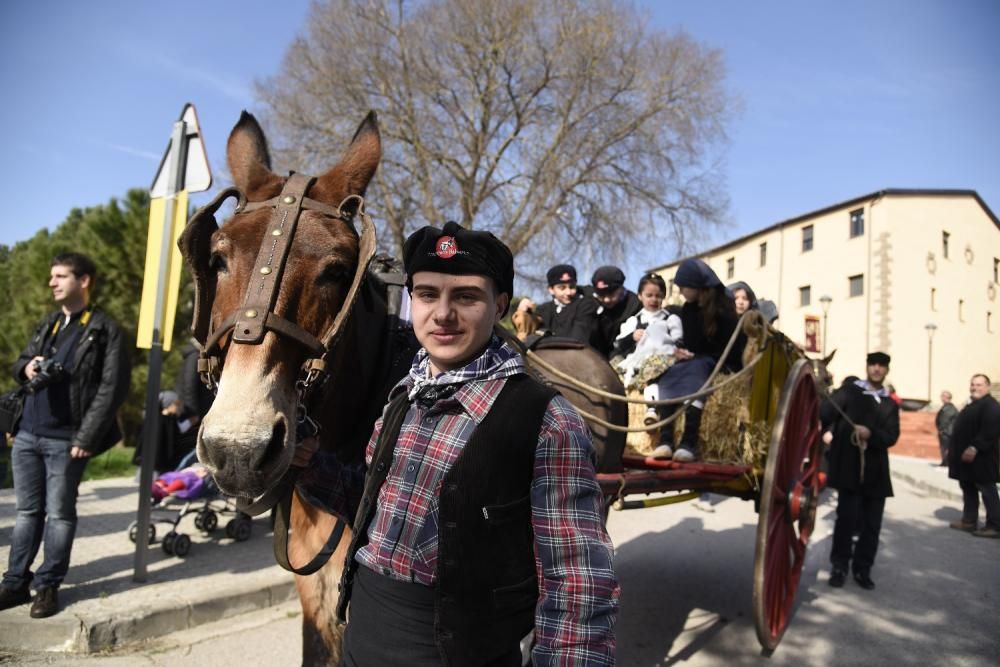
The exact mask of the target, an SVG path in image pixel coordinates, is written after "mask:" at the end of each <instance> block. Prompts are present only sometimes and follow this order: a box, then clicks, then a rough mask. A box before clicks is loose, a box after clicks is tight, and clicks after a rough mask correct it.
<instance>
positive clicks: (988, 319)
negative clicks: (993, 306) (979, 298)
mask: <svg viewBox="0 0 1000 667" xmlns="http://www.w3.org/2000/svg"><path fill="white" fill-rule="evenodd" d="M986 330H987V331H988V332H990V333H993V313H991V312H990V311H988V310H987V311H986Z"/></svg>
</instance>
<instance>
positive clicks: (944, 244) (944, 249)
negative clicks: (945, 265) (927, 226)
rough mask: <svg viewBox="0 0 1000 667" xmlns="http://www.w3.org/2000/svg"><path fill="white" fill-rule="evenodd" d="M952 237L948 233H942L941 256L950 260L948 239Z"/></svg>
mask: <svg viewBox="0 0 1000 667" xmlns="http://www.w3.org/2000/svg"><path fill="white" fill-rule="evenodd" d="M949 236H951V234H949V233H948V232H941V256H942V257H944V258H945V259H948V237H949Z"/></svg>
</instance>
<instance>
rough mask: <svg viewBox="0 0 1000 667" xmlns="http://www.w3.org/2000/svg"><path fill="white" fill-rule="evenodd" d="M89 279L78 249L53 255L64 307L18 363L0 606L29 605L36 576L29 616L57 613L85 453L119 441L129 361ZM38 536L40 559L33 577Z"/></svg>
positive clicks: (55, 284)
mask: <svg viewBox="0 0 1000 667" xmlns="http://www.w3.org/2000/svg"><path fill="white" fill-rule="evenodd" d="M95 275H96V267H95V266H94V263H93V262H92V261H91V260H90V259H89V258H88V257H86V256H84V255H81V254H79V253H75V252H70V253H64V254H61V255H57V256H56V257H55V258H54V259H53V260H52V263H51V269H50V279H49V287H50V288H51V289H52V296H53V299H54V300H55V302H56V303H57V304H59V306H60V310H58V311H56V312H54V313H50V314H49V315H47V316H46V317H45V318H44V319H42V321H41V322H40V323H39V325H38V326H37V327H36V329H35V332H34V334H33V335H32V337H31V340H30V341H29V342H28V346H27V347H26V348H25V349H24V351H23V352H22V353H21V356H20V357H19V358H18V360H17V362H16V363H15V364H14V378H15V379H16V380H17V381H18V382H20V383H21V391H22V393H23V395H24V406H23V412H22V414H21V418H20V422H19V423H18V424H17V426H16V435H15V437H14V448H13V451H12V453H11V462H12V464H13V471H14V490H15V492H16V496H17V519H16V521H15V523H14V533H13V536H12V538H11V549H10V558H9V562H8V568H7V571H6V572H5V573H4V575H3V584H2V586H0V609H8V608H10V607H14V606H17V605H20V604H24V603H26V602H28V601H29V600H30V599H31V596H30V593H29V587H30V585H31V583H32V580H33V579H34V584H35V585H34V588H35V591H36V595H35V599H34V603H33V604H32V606H31V616H32V618H45V617H47V616H52V615H53V614H55V613H56V612H57V611H59V603H58V598H57V595H56V591H57V590H58V588H59V585H60V584H61V583H62V581H63V578H64V577H65V576H66V572H67V571H68V570H69V558H70V551H71V550H72V548H73V538H74V536H75V534H76V522H77V519H76V498H77V488H78V486H79V484H80V479H81V478H82V477H83V469H84V468H85V467H86V465H87V459H88V458H89V457H91V456H94V455H96V454H100V453H101V452H103V451H105V450H107V449H109V448H110V447H111V446H112V445H114V444H115V443H117V442H118V441H119V440H121V430H120V429H119V426H118V420H117V411H118V408H119V407H120V406H121V404H122V403H123V402H124V400H125V396H126V395H127V394H128V388H129V378H130V368H129V358H128V354H127V347H126V345H125V340H124V336H123V334H122V331H121V329H120V328H119V327H118V325H117V324H116V323H115V322H114V320H112V319H111V318H110V317H109V316H108V315H107V314H106V313H104V312H103V311H101V310H99V309H97V308H94V307H93V306H92V305H90V293H91V290H92V288H93V284H94V278H95ZM46 515H47V517H46ZM43 535H44V558H43V560H42V565H41V567H39V568H38V571H37V572H36V573H35V574H34V575H33V574H32V572H31V564H32V562H33V561H34V560H35V556H36V555H37V554H38V549H39V547H40V546H41V545H42V537H43Z"/></svg>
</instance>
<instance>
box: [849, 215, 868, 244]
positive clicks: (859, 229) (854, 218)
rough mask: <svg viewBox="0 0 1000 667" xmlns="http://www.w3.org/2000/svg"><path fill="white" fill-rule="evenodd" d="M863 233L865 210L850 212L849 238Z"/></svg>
mask: <svg viewBox="0 0 1000 667" xmlns="http://www.w3.org/2000/svg"><path fill="white" fill-rule="evenodd" d="M864 233H865V210H864V209H863V208H859V209H858V210H857V211H851V238H852V239H853V238H854V237H855V236H861V235H862V234H864Z"/></svg>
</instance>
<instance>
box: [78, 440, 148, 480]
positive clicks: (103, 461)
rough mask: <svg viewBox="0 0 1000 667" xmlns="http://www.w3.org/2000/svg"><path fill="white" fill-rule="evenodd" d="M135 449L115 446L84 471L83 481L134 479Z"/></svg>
mask: <svg viewBox="0 0 1000 667" xmlns="http://www.w3.org/2000/svg"><path fill="white" fill-rule="evenodd" d="M134 455H135V449H134V448H132V447H124V446H123V445H121V444H118V445H115V446H114V447H112V448H111V449H109V450H108V451H106V452H104V453H103V454H101V455H100V456H95V457H93V458H92V459H91V460H90V463H88V464H87V468H86V469H85V470H84V471H83V480H84V481H87V480H91V479H108V478H109V477H132V476H134V475H135V471H136V470H137V468H138V467H137V466H135V465H133V464H132V456H134Z"/></svg>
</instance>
